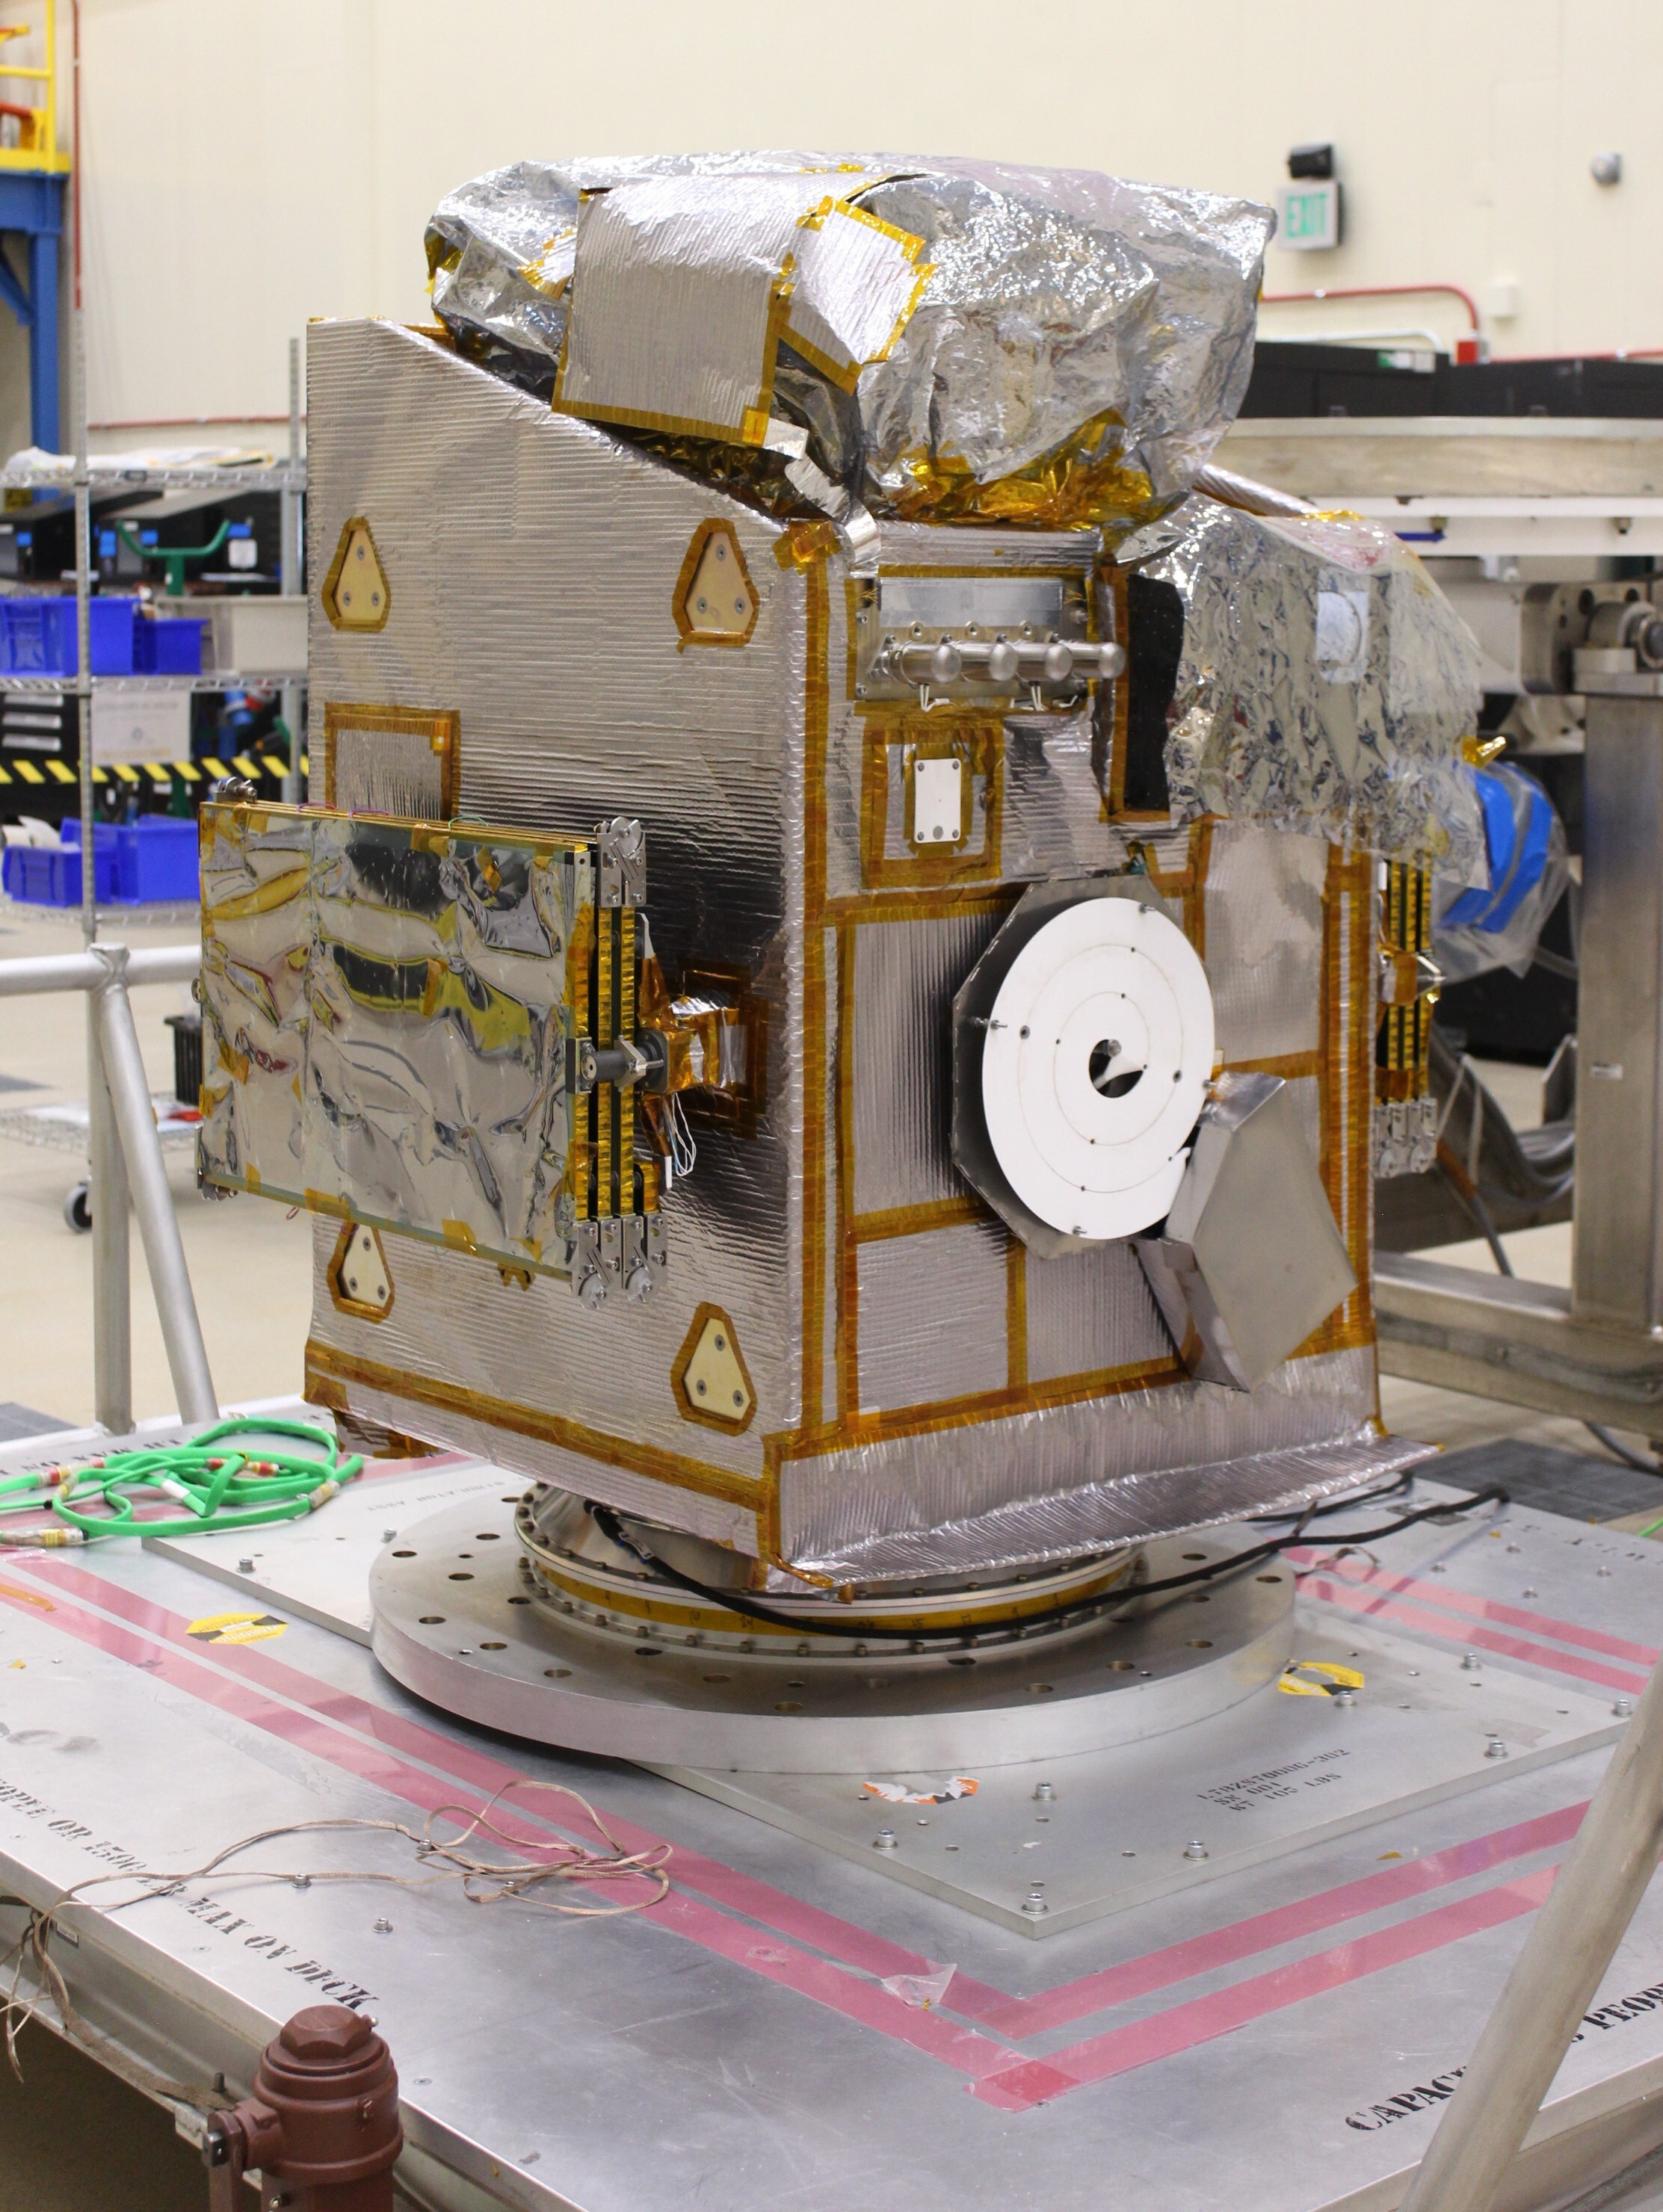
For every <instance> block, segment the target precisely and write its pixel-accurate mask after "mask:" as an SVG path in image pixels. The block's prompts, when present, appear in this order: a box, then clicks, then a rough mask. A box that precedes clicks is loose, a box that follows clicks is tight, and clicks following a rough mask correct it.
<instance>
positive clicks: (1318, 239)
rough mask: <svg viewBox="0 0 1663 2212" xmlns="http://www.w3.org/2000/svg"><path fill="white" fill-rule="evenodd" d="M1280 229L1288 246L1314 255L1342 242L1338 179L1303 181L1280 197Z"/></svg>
mask: <svg viewBox="0 0 1663 2212" xmlns="http://www.w3.org/2000/svg"><path fill="white" fill-rule="evenodd" d="M1276 214H1277V216H1278V222H1277V228H1278V231H1279V232H1280V234H1281V238H1282V244H1283V245H1284V246H1292V247H1293V248H1294V252H1297V253H1313V252H1319V251H1320V250H1321V249H1322V248H1323V247H1325V246H1337V245H1338V244H1339V242H1340V188H1339V184H1338V181H1337V179H1335V178H1332V177H1327V178H1323V179H1316V178H1313V177H1305V178H1301V179H1298V180H1296V181H1295V182H1294V183H1293V184H1290V185H1283V186H1282V190H1281V192H1280V194H1279V195H1278V202H1277V208H1276Z"/></svg>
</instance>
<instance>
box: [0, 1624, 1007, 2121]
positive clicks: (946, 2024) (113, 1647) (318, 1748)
mask: <svg viewBox="0 0 1663 2212" xmlns="http://www.w3.org/2000/svg"><path fill="white" fill-rule="evenodd" d="M0 1601H3V1602H4V1603H6V1604H8V1605H9V1606H10V1607H12V1609H13V1610H14V1611H15V1612H22V1611H25V1610H26V1609H27V1610H33V1608H32V1607H28V1606H27V1600H26V1599H23V1598H21V1597H20V1596H19V1595H16V1594H15V1593H14V1592H13V1591H11V1590H9V1589H7V1588H6V1587H5V1585H4V1584H3V1583H0ZM52 1626H53V1627H54V1628H57V1629H59V1630H61V1631H62V1632H64V1634H66V1635H70V1636H73V1637H76V1638H78V1639H79V1640H80V1641H81V1642H82V1643H83V1644H91V1645H92V1646H93V1647H94V1649H95V1650H100V1651H103V1652H105V1653H107V1655H108V1656H111V1657H113V1658H116V1659H120V1660H123V1661H125V1662H126V1663H127V1664H128V1665H129V1666H133V1667H139V1668H143V1669H144V1671H145V1672H146V1673H148V1674H154V1675H155V1676H156V1677H158V1678H159V1679H160V1680H162V1681H165V1682H168V1683H169V1684H170V1685H171V1686H174V1688H176V1689H181V1690H185V1691H187V1692H190V1693H191V1694H192V1696H195V1697H198V1698H201V1699H203V1700H204V1702H205V1703H206V1704H209V1705H216V1706H217V1707H218V1708H219V1709H220V1711H222V1712H227V1713H230V1714H233V1715H234V1716H235V1717H236V1718H237V1719H239V1720H241V1721H246V1722H247V1723H250V1724H251V1725H252V1726H253V1727H255V1728H258V1729H263V1730H264V1731H265V1733H266V1734H267V1735H273V1736H276V1737H277V1738H279V1739H280V1740H281V1741H284V1742H286V1743H290V1744H293V1745H295V1747H297V1748H299V1749H301V1750H303V1751H305V1752H307V1753H309V1754H310V1755H311V1756H312V1757H314V1758H316V1759H322V1760H324V1761H326V1763H327V1764H329V1765H332V1766H335V1767H338V1768H339V1769H341V1770H342V1771H344V1772H346V1773H349V1774H351V1775H354V1776H356V1777H357V1778H359V1779H360V1780H362V1781H365V1782H368V1783H370V1784H373V1785H374V1786H375V1788H377V1789H379V1790H385V1791H386V1792H387V1795H389V1796H393V1797H397V1798H399V1799H401V1800H402V1801H403V1802H405V1803H406V1804H410V1805H415V1806H417V1807H419V1808H421V1810H423V1812H433V1811H435V1810H436V1809H437V1808H439V1807H441V1806H442V1805H444V1804H446V1803H448V1802H451V1799H452V1796H453V1790H452V1789H451V1788H450V1787H449V1786H448V1785H446V1784H442V1783H439V1782H436V1780H435V1779H434V1778H433V1777H432V1776H431V1775H429V1774H424V1773H423V1771H421V1769H420V1768H419V1767H413V1766H411V1765H406V1763H405V1761H404V1760H403V1759H395V1758H393V1757H392V1756H391V1755H390V1754H388V1753H386V1752H383V1751H380V1750H377V1749H376V1748H375V1747H374V1746H373V1745H370V1744H367V1743H363V1742H361V1741H358V1739H356V1737H354V1736H352V1735H349V1734H347V1733H346V1732H345V1731H344V1730H343V1729H338V1728H335V1727H332V1726H331V1725H330V1724H329V1723H327V1722H326V1721H323V1720H321V1719H320V1718H318V1717H315V1716H314V1715H312V1714H308V1713H303V1712H296V1711H294V1710H293V1709H292V1708H291V1707H289V1706H288V1705H274V1704H272V1703H271V1701H270V1700H269V1699H265V1698H262V1697H260V1696H259V1695H258V1694H256V1693H255V1692H253V1690H251V1689H248V1688H247V1687H245V1686H243V1685H241V1684H240V1683H238V1682H235V1681H234V1680H232V1679H231V1678H230V1677H229V1675H228V1674H222V1673H220V1672H219V1671H218V1669H216V1668H211V1667H204V1665H202V1664H201V1663H200V1662H198V1661H197V1660H196V1659H193V1658H186V1657H185V1656H182V1655H180V1654H178V1653H175V1652H174V1651H173V1650H170V1649H169V1648H168V1646H167V1645H165V1644H164V1645H162V1646H161V1647H160V1648H158V1647H157V1646H156V1645H155V1644H151V1643H148V1642H144V1641H143V1640H141V1638H139V1637H137V1636H136V1635H134V1634H132V1633H131V1632H130V1631H129V1630H127V1629H126V1628H124V1627H122V1626H119V1624H118V1623H116V1622H114V1621H108V1620H100V1619H99V1618H98V1617H97V1615H96V1614H94V1613H86V1612H83V1611H82V1609H81V1607H79V1606H76V1605H68V1604H62V1605H58V1606H57V1607H54V1609H53V1612H52ZM240 1648H241V1647H239V1646H235V1645H229V1646H220V1647H218V1649H220V1650H237V1649H240ZM481 1802H483V1798H481V1797H479V1796H477V1795H476V1796H475V1802H474V1803H473V1804H472V1805H471V1806H470V1807H469V1808H468V1809H469V1810H471V1811H477V1810H478V1807H479V1804H480V1803H481ZM594 1887H595V1888H596V1889H597V1890H598V1891H599V1893H600V1895H602V1896H603V1897H606V1898H607V1899H608V1901H611V1902H627V1901H629V1900H630V1898H631V1897H632V1896H635V1895H639V1890H638V1888H637V1887H635V1886H634V1885H633V1884H631V1883H629V1882H624V1881H619V1882H615V1883H606V1884H604V1885H603V1884H596V1885H594ZM640 1917H642V1918H643V1919H647V1920H650V1921H652V1922H653V1923H654V1924H655V1926H661V1927H663V1928H666V1929H668V1930H670V1931H671V1932H672V1933H673V1934H675V1935H677V1936H683V1937H685V1938H686V1939H687V1940H689V1941H690V1942H695V1943H697V1944H698V1945H699V1946H700V1948H702V1949H704V1950H707V1951H712V1952H715V1953H716V1954H718V1955H719V1956H721V1957H722V1958H725V1959H728V1960H732V1961H733V1963H734V1964H735V1965H737V1966H743V1967H745V1968H746V1971H747V1972H752V1973H755V1974H759V1975H761V1976H762V1977H763V1978H764V1980H767V1981H771V1982H777V1983H778V1984H782V1985H783V1987H785V1988H788V1989H794V1990H796V1991H797V1992H798V1993H799V1994H800V1995H801V1996H807V1997H812V1998H813V1999H814V2000H815V2001H816V2002H818V2003H819V2004H822V2005H825V2006H827V2007H829V2008H831V2009H832V2010H833V2011H836V2012H840V2013H842V2014H844V2015H845V2017H847V2018H849V2019H851V2020H855V2021H859V2022H860V2023H861V2024H862V2026H863V2027H874V2028H877V2029H878V2030H880V2033H883V2034H886V2035H887V2036H889V2037H891V2038H892V2039H894V2040H896V2041H899V2042H902V2043H908V2044H911V2045H912V2046H913V2047H914V2048H915V2049H916V2050H919V2051H924V2052H925V2053H926V2054H927V2055H928V2056H929V2057H933V2058H937V2059H940V2060H941V2062H942V2063H943V2064H946V2065H948V2066H952V2067H953V2068H954V2069H956V2070H957V2071H959V2073H962V2074H967V2075H971V2076H972V2079H978V2078H980V2076H981V2075H984V2074H988V2073H992V2072H997V2071H1000V2070H1003V2069H1008V2068H1009V2067H1011V2066H1013V2065H1014V2064H1017V2063H1020V2054H1019V2053H1017V2052H1016V2051H1008V2050H1006V2049H1004V2048H1003V2047H1002V2046H1001V2045H998V2044H996V2043H992V2042H990V2041H989V2039H987V2038H986V2037H985V2036H983V2035H979V2034H978V2033H975V2031H974V2030H972V2029H968V2028H962V2027H957V2026H956V2025H955V2024H954V2023H953V2021H949V2020H947V2019H945V2018H944V2017H943V2016H942V2015H941V2014H939V2013H936V2012H926V2011H923V2010H922V2009H919V2008H915V2007H913V2006H911V2005H908V2004H906V2003H905V2002H903V2001H902V2000H901V1999H900V1998H899V1997H894V1996H891V1995H890V1994H889V1992H888V1991H887V1990H884V1989H881V1988H880V1987H879V1986H878V1984H876V1983H874V1982H870V1981H865V1980H861V1979H857V1978H856V1977H855V1976H854V1975H852V1974H850V1973H846V1972H844V1971H843V1970H842V1969H841V1968H839V1967H837V1966H831V1965H830V1964H829V1963H828V1962H827V1961H825V1960H819V1959H814V1958H812V1957H810V1956H808V1955H807V1954H806V1953H804V1952H801V1951H798V1950H795V1949H789V1950H781V1949H777V1948H775V1947H773V1946H771V1945H770V1944H768V1943H766V1942H759V1941H758V1936H757V1932H756V1930H755V1929H747V1928H746V1927H745V1926H744V1925H743V1923H740V1922H739V1921H735V1920H730V1919H728V1917H726V1916H725V1915H724V1914H722V1913H721V1912H718V1911H713V1910H712V1909H711V1907H710V1906H709V1905H704V1904H701V1903H700V1902H699V1901H698V1900H697V1899H696V1898H691V1897H688V1896H686V1895H685V1894H679V1893H672V1895H671V1896H669V1897H667V1898H666V1899H663V1900H662V1902H661V1903H660V1904H658V1905H649V1906H648V1907H646V1908H645V1909H644V1910H643V1912H642V1914H641V1916H640Z"/></svg>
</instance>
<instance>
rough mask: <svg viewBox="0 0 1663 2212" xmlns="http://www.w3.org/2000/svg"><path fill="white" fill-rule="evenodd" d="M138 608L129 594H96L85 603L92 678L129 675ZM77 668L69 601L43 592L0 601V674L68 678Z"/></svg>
mask: <svg viewBox="0 0 1663 2212" xmlns="http://www.w3.org/2000/svg"><path fill="white" fill-rule="evenodd" d="M137 611H138V602H137V599H133V598H132V597H131V596H130V595H117V594H114V593H112V594H111V595H110V596H109V597H107V598H106V597H103V596H100V597H98V598H96V599H93V600H91V601H90V602H89V603H88V609H87V614H88V630H89V635H90V636H91V640H92V659H93V674H94V676H131V674H132V673H133V642H134V630H135V625H136V622H137ZM79 666H80V654H79V653H78V652H77V651H76V616H75V601H74V600H73V599H58V598H50V597H47V596H46V594H44V593H31V594H29V595H27V596H24V595H22V594H18V595H15V596H11V597H7V598H4V599H0V673H3V674H5V675H8V676H73V675H74V674H75V673H76V670H77V668H78V667H79Z"/></svg>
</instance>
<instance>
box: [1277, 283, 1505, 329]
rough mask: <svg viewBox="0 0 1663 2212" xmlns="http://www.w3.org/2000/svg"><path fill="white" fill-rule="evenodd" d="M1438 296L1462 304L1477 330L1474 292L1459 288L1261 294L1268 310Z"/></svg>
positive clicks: (1339, 288)
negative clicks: (1315, 303)
mask: <svg viewBox="0 0 1663 2212" xmlns="http://www.w3.org/2000/svg"><path fill="white" fill-rule="evenodd" d="M1434 292H1439V293H1443V294H1446V295H1447V296H1448V297H1449V298H1450V299H1452V300H1459V301H1460V303H1461V305H1462V306H1463V307H1465V309H1466V312H1467V321H1468V324H1469V325H1470V327H1471V329H1472V330H1474V331H1477V327H1478V303H1477V301H1476V300H1475V299H1474V298H1473V296H1472V295H1471V292H1464V291H1463V290H1462V289H1461V287H1460V286H1459V284H1345V285H1327V286H1324V287H1323V288H1322V289H1320V290H1319V291H1315V292H1262V293H1261V294H1260V295H1259V297H1260V300H1261V301H1262V303H1263V304H1264V306H1265V307H1288V306H1291V305H1292V304H1293V302H1294V301H1298V300H1400V299H1403V298H1404V297H1405V296H1410V297H1413V296H1417V295H1428V294H1431V293H1434Z"/></svg>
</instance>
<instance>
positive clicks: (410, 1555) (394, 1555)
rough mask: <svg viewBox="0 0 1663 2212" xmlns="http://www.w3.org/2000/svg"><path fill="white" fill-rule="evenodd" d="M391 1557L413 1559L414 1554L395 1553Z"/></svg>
mask: <svg viewBox="0 0 1663 2212" xmlns="http://www.w3.org/2000/svg"><path fill="white" fill-rule="evenodd" d="M415 1556H416V1554H415V1553H414V1552H395V1553H393V1558H394V1559H414V1558H415Z"/></svg>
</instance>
